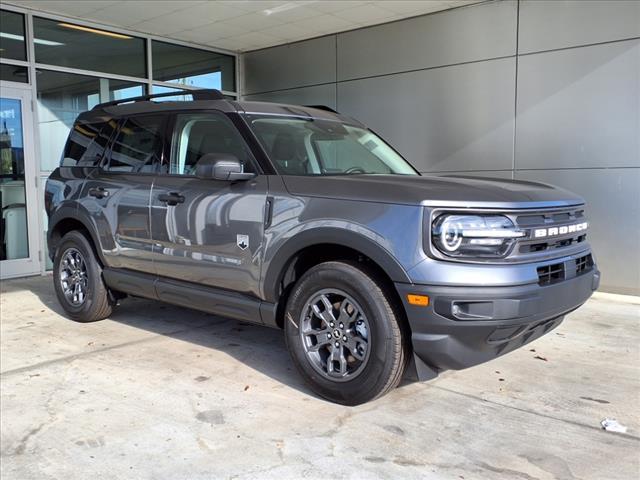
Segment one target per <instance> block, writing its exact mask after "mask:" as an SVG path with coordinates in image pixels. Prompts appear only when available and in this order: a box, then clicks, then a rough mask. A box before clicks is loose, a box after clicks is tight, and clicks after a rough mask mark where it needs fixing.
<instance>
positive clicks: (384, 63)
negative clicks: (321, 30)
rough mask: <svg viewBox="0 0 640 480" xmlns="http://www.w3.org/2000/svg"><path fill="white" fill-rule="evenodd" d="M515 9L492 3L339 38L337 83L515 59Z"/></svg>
mask: <svg viewBox="0 0 640 480" xmlns="http://www.w3.org/2000/svg"><path fill="white" fill-rule="evenodd" d="M516 12H517V3H516V2H515V1H512V0H506V1H502V2H494V3H490V4H486V5H472V6H469V7H464V8H459V9H455V10H449V11H445V12H440V13H435V14H432V15H427V16H423V17H417V18H413V19H409V20H405V21H402V22H394V23H388V24H385V25H379V26H375V27H369V28H366V29H362V30H355V31H352V32H346V33H341V34H339V35H338V80H346V79H352V78H362V77H368V76H372V75H381V74H386V73H396V72H401V71H408V70H415V69H420V68H426V67H435V66H439V65H450V64H454V63H461V62H469V61H474V60H482V59H487V58H495V57H500V56H507V55H514V54H515V49H516Z"/></svg>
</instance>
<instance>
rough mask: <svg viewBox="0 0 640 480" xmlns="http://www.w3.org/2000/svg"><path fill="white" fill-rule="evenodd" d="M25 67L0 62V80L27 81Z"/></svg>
mask: <svg viewBox="0 0 640 480" xmlns="http://www.w3.org/2000/svg"><path fill="white" fill-rule="evenodd" d="M28 78H29V77H28V74H27V67H19V66H17V65H8V64H4V63H2V64H0V80H6V81H8V82H19V83H27V82H28V81H29V80H28Z"/></svg>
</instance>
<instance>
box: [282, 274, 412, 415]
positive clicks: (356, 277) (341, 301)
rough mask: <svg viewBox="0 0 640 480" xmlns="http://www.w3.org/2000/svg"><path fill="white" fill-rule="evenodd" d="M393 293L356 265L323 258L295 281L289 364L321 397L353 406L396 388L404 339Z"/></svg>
mask: <svg viewBox="0 0 640 480" xmlns="http://www.w3.org/2000/svg"><path fill="white" fill-rule="evenodd" d="M400 321H401V320H400V316H399V312H398V308H397V306H396V305H395V304H394V301H393V297H392V296H391V295H390V294H389V293H388V292H387V291H386V290H385V288H384V286H383V285H382V284H381V283H379V282H377V281H376V279H375V275H374V274H373V273H372V272H370V271H368V270H366V269H365V268H363V266H361V265H359V264H355V263H354V264H352V263H346V262H326V263H322V264H320V265H317V266H315V267H313V268H312V269H310V270H309V271H308V272H306V273H305V274H304V275H303V276H302V278H300V280H299V281H298V283H297V284H296V285H295V287H294V289H293V291H292V293H291V296H290V297H289V301H288V303H287V310H286V313H285V334H286V340H287V347H288V348H289V352H290V353H291V357H292V358H293V361H294V364H295V365H296V367H297V368H298V370H299V371H300V373H301V374H302V376H303V377H304V379H305V380H306V381H307V383H308V384H309V385H310V387H311V388H312V389H313V390H314V391H315V392H316V393H317V394H318V395H320V396H322V397H324V398H327V399H329V400H331V401H334V402H337V403H342V404H345V405H357V404H361V403H365V402H367V401H369V400H372V399H374V398H377V397H379V396H382V395H384V394H385V393H386V392H388V391H389V390H391V389H393V388H395V387H396V386H397V384H398V383H399V381H400V379H401V378H402V373H403V372H404V369H405V366H406V359H407V358H408V355H407V347H406V338H405V335H404V332H403V330H402V328H401V325H400Z"/></svg>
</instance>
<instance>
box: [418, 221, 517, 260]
mask: <svg viewBox="0 0 640 480" xmlns="http://www.w3.org/2000/svg"><path fill="white" fill-rule="evenodd" d="M525 235H526V233H525V232H524V231H522V230H518V229H517V228H516V227H515V225H514V224H513V222H512V221H511V220H509V219H508V218H507V217H503V216H501V215H452V214H444V215H440V216H438V217H437V218H436V219H435V220H434V222H433V224H432V225H431V238H432V240H433V244H434V245H435V246H436V248H437V249H438V250H440V251H441V252H442V253H443V254H445V255H447V256H450V257H490V258H499V257H503V256H505V255H506V254H507V253H508V252H509V250H510V249H511V246H512V245H513V244H514V243H515V241H516V239H517V238H520V237H524V236H525Z"/></svg>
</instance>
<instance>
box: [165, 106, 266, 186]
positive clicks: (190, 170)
mask: <svg viewBox="0 0 640 480" xmlns="http://www.w3.org/2000/svg"><path fill="white" fill-rule="evenodd" d="M209 153H213V154H219V155H233V156H235V157H236V158H237V159H238V160H239V161H240V163H242V164H243V166H244V171H245V172H255V168H254V163H253V157H252V156H251V152H250V150H249V147H248V146H247V145H246V143H245V142H244V140H243V138H242V136H241V135H240V132H238V130H237V129H236V127H235V126H234V125H233V123H231V121H230V120H229V119H228V118H226V117H225V116H224V115H222V114H216V113H185V114H178V115H177V116H176V126H175V129H174V132H173V141H172V145H171V159H170V162H169V165H168V166H165V168H164V169H163V170H164V173H170V174H173V175H195V172H196V166H197V164H198V161H200V159H202V157H203V156H204V155H207V154H209Z"/></svg>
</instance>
